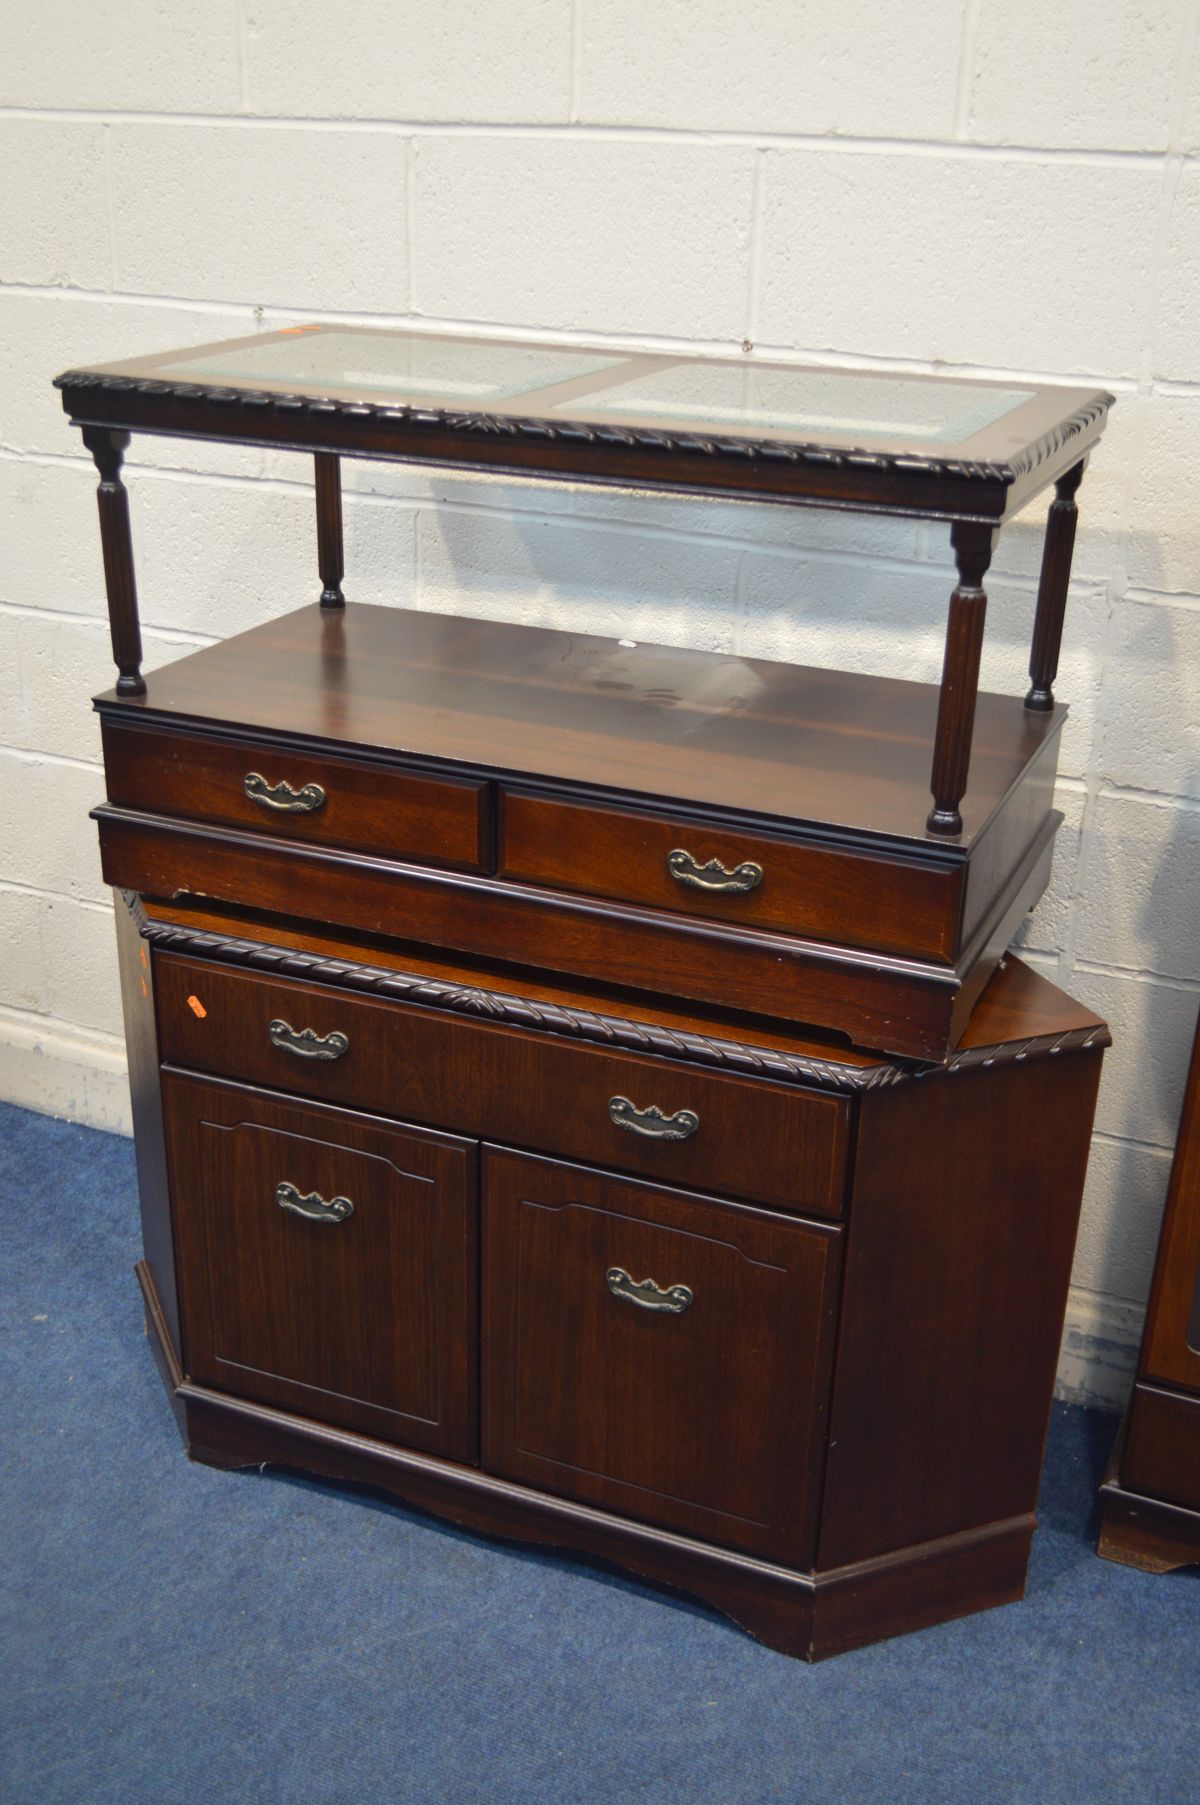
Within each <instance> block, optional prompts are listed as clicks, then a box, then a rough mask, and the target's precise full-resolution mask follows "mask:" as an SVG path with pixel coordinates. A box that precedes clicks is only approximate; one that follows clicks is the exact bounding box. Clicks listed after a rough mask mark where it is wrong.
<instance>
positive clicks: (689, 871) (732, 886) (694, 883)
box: [667, 846, 763, 896]
mask: <svg viewBox="0 0 1200 1805" xmlns="http://www.w3.org/2000/svg"><path fill="white" fill-rule="evenodd" d="M667 870H668V871H669V872H670V873H671V876H672V877H673V878H674V879H675V882H676V883H677V884H687V885H688V886H689V887H690V888H691V889H693V890H719V891H722V892H723V893H724V894H725V895H726V896H744V895H745V893H746V891H747V890H757V889H758V886H759V885H760V884H761V883H762V881H763V868H762V866H761V865H756V864H755V863H754V861H753V860H752V859H746V860H745V861H744V862H743V863H742V864H741V865H735V866H734V868H733V870H732V871H730V870H729V868H728V866H726V865H722V863H721V861H720V859H709V861H708V863H707V864H706V865H701V864H700V863H699V861H698V860H697V859H694V858H693V857H692V855H691V853H690V852H685V851H684V849H683V847H682V846H677V847H676V848H675V850H674V852H669V853H668V854H667Z"/></svg>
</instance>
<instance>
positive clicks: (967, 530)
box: [925, 520, 996, 834]
mask: <svg viewBox="0 0 1200 1805" xmlns="http://www.w3.org/2000/svg"><path fill="white" fill-rule="evenodd" d="M995 542H996V529H995V528H994V527H990V526H979V525H977V524H976V523H975V522H973V521H964V520H959V521H955V523H954V525H953V526H952V527H951V529H950V543H951V545H952V546H953V547H954V562H955V565H956V566H957V569H958V587H957V589H956V590H955V591H954V594H953V595H952V596H951V597H950V619H949V622H948V623H947V626H946V656H945V659H944V661H943V664H942V692H941V696H940V698H939V700H938V717H937V734H936V737H935V739H934V742H933V771H932V774H931V776H930V780H929V787H930V789H931V790H932V791H933V808H932V810H931V811H930V814H929V818H928V820H927V821H926V823H925V825H926V827H927V828H928V829H929V831H930V833H934V834H960V833H961V832H962V816H961V815H960V814H959V812H958V805H959V803H960V802H961V801H962V798H963V795H964V794H965V792H966V788H967V774H968V772H969V771H970V768H971V736H972V734H973V732H974V729H975V697H976V694H977V692H978V689H979V654H980V652H981V651H982V649H983V622H984V616H985V615H986V613H987V596H986V595H985V593H984V590H983V578H984V573H985V571H986V570H987V567H988V565H989V564H990V563H991V561H992V547H993V545H994V544H995Z"/></svg>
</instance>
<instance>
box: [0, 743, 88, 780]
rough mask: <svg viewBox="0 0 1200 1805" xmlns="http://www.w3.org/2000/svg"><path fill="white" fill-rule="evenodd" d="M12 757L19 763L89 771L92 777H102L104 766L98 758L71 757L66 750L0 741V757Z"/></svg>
mask: <svg viewBox="0 0 1200 1805" xmlns="http://www.w3.org/2000/svg"><path fill="white" fill-rule="evenodd" d="M5 757H7V758H12V759H15V760H16V761H17V762H18V763H19V764H26V765H53V766H54V767H55V769H56V770H57V769H59V768H61V769H63V770H64V771H90V772H91V773H92V775H93V776H94V777H99V778H100V779H101V780H102V781H103V778H104V766H103V765H102V763H101V762H100V760H99V759H98V758H72V757H71V756H70V754H69V753H66V752H36V751H33V750H32V749H31V748H28V747H25V746H13V745H10V744H9V743H8V742H7V741H0V758H5Z"/></svg>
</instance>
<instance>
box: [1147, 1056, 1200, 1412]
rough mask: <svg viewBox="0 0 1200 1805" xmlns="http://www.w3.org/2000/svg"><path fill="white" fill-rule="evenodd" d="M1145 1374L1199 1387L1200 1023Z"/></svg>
mask: <svg viewBox="0 0 1200 1805" xmlns="http://www.w3.org/2000/svg"><path fill="white" fill-rule="evenodd" d="M1141 1377H1143V1378H1150V1379H1161V1380H1165V1381H1166V1382H1167V1383H1168V1384H1170V1385H1184V1386H1186V1387H1187V1388H1188V1390H1189V1391H1198V1392H1200V1022H1198V1023H1197V1025H1196V1038H1195V1041H1194V1042H1193V1045H1192V1063H1191V1069H1190V1070H1189V1072H1188V1080H1187V1089H1186V1091H1185V1092H1184V1098H1183V1114H1182V1116H1181V1117H1180V1122H1179V1138H1178V1141H1177V1143H1176V1147H1175V1162H1174V1164H1173V1166H1172V1168H1171V1186H1170V1190H1169V1191H1168V1192H1167V1209H1166V1214H1165V1216H1164V1217H1163V1226H1162V1236H1161V1239H1160V1241H1159V1245H1158V1260H1157V1263H1156V1265H1155V1269H1154V1284H1153V1286H1152V1288H1151V1291H1150V1306H1149V1309H1148V1310H1147V1312H1146V1335H1145V1340H1144V1343H1143V1347H1142V1370H1141Z"/></svg>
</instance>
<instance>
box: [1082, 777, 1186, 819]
mask: <svg viewBox="0 0 1200 1805" xmlns="http://www.w3.org/2000/svg"><path fill="white" fill-rule="evenodd" d="M1098 793H1099V795H1100V796H1103V797H1104V798H1105V799H1106V800H1110V799H1111V800H1114V801H1118V802H1144V803H1145V804H1146V806H1147V808H1170V809H1181V810H1182V811H1183V813H1184V814H1188V815H1198V814H1200V800H1198V799H1197V798H1196V797H1194V796H1183V795H1180V794H1179V793H1178V792H1176V791H1174V790H1142V789H1139V788H1138V787H1137V785H1136V784H1121V783H1112V782H1110V781H1109V780H1108V779H1107V778H1103V779H1101V781H1100V787H1099V792H1098Z"/></svg>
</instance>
